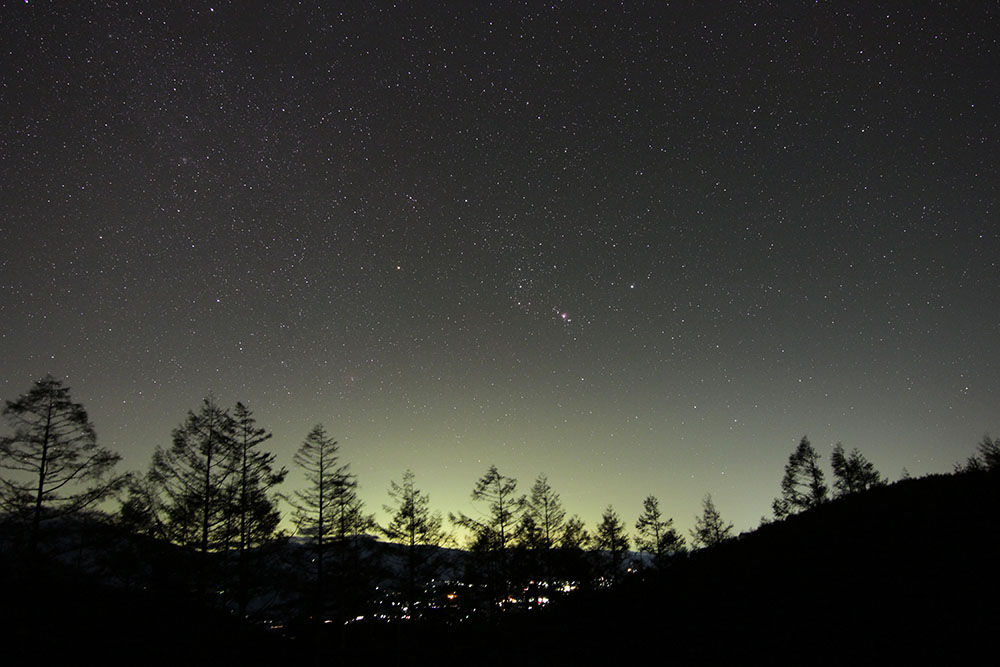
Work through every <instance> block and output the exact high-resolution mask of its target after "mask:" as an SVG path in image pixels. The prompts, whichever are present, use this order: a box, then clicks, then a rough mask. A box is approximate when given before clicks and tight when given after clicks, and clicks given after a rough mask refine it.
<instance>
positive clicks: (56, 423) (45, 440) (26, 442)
mask: <svg viewBox="0 0 1000 667" xmlns="http://www.w3.org/2000/svg"><path fill="white" fill-rule="evenodd" d="M3 421H4V422H6V424H7V427H8V429H9V434H5V435H3V436H0V469H3V470H6V471H7V474H5V475H4V476H3V477H0V507H2V508H3V510H4V511H5V512H8V513H10V515H11V516H13V517H14V518H15V519H16V520H19V521H23V522H25V523H26V524H27V526H28V549H29V551H30V552H34V551H36V550H37V548H38V544H39V540H40V533H41V526H42V522H43V521H46V520H50V519H55V518H58V517H63V516H67V515H70V514H75V513H79V512H82V511H83V510H85V509H87V508H89V507H92V506H93V505H94V504H96V503H98V502H100V501H101V500H103V499H105V498H107V497H108V496H109V495H111V494H112V493H115V492H116V491H117V490H119V489H120V488H122V487H123V486H124V485H125V483H126V481H127V479H128V477H127V475H123V474H122V475H115V474H113V469H114V467H115V465H116V464H117V463H118V461H119V460H120V459H121V457H120V456H119V455H118V454H116V453H114V452H112V451H110V450H108V449H105V448H103V447H99V446H98V445H97V435H96V433H95V431H94V426H93V424H91V423H90V420H89V419H88V417H87V412H86V410H84V408H83V406H82V405H81V404H80V403H75V402H74V401H73V400H72V399H71V398H70V393H69V387H65V386H63V384H62V382H61V381H59V380H57V379H55V378H54V377H52V376H51V375H46V376H45V377H44V378H42V379H41V380H38V381H37V382H35V384H34V386H32V388H31V389H30V390H29V391H28V393H26V394H23V395H21V396H19V397H18V398H17V399H15V400H13V401H6V403H5V405H4V408H3Z"/></svg>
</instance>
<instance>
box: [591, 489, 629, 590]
mask: <svg viewBox="0 0 1000 667" xmlns="http://www.w3.org/2000/svg"><path fill="white" fill-rule="evenodd" d="M628 547H629V538H628V533H627V532H626V530H625V523H624V522H623V521H622V520H621V518H620V517H619V516H618V513H617V512H615V510H614V508H613V507H611V505H608V508H607V509H606V510H604V514H603V515H601V523H599V524H598V525H597V532H596V533H594V541H593V548H594V551H597V552H598V553H600V552H604V553H605V554H606V555H607V560H608V564H609V567H608V570H607V575H608V579H609V580H610V581H611V582H612V583H614V582H615V581H617V579H618V575H619V574H620V573H621V568H622V565H623V563H624V560H625V555H626V553H627V552H628Z"/></svg>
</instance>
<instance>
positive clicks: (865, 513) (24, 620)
mask: <svg viewBox="0 0 1000 667" xmlns="http://www.w3.org/2000/svg"><path fill="white" fill-rule="evenodd" d="M998 510H1000V484H998V483H997V475H996V474H988V473H965V474H961V475H942V476H935V477H927V478H922V479H919V480H904V481H902V482H899V483H896V484H893V485H892V486H888V487H883V488H878V489H874V490H872V491H869V492H866V493H864V494H859V495H857V496H853V497H848V498H845V499H841V500H838V501H836V502H832V503H829V504H827V505H825V506H822V507H820V508H818V509H816V510H813V511H810V512H808V513H806V514H803V515H798V516H792V517H790V518H789V519H788V520H786V521H784V522H781V523H777V524H771V525H767V526H763V527H762V528H760V529H758V530H757V531H755V532H754V533H752V534H748V535H745V536H743V537H742V538H741V539H739V540H732V541H730V542H729V543H727V544H725V545H723V546H721V547H718V548H715V549H713V550H707V551H703V552H699V553H696V554H694V555H692V556H690V557H689V558H686V559H683V560H680V561H675V562H674V563H673V564H672V565H671V566H670V567H669V568H667V569H666V570H665V571H663V572H661V573H657V574H647V575H643V576H639V575H636V576H633V577H631V578H629V579H626V581H625V582H623V583H622V584H621V585H620V586H619V587H618V588H617V589H616V590H603V591H594V592H589V593H580V594H578V595H574V596H570V597H569V598H567V600H566V601H564V602H563V603H562V604H559V605H555V606H553V607H551V608H549V609H546V610H544V611H536V612H532V613H515V614H501V615H497V616H496V617H494V618H481V619H478V620H473V621H467V622H463V623H457V624H450V625H449V624H444V623H441V624H433V623H396V624H387V623H367V624H365V623H358V624H352V625H350V626H340V625H337V626H333V625H325V626H320V627H318V628H317V627H313V626H310V625H309V624H308V623H307V622H304V623H302V624H301V625H299V626H297V627H296V626H291V627H287V628H285V630H284V631H281V632H279V631H274V630H267V629H265V628H263V627H259V626H248V625H246V624H243V623H241V622H239V621H238V620H236V619H235V618H233V617H231V616H226V615H223V614H220V613H218V612H214V611H209V610H202V609H199V608H198V607H196V606H193V605H191V604H190V602H189V601H188V600H185V599H183V597H182V596H178V597H171V596H169V595H164V594H162V593H159V594H157V595H155V596H152V595H146V594H143V593H136V592H128V593H126V592H124V591H121V590H118V589H114V588H110V587H108V586H105V585H103V584H101V583H99V582H94V581H88V580H86V579H83V578H81V577H80V576H79V575H77V574H75V572H76V571H75V570H73V569H72V568H70V567H68V566H65V565H56V564H52V563H45V562H41V561H38V562H30V561H26V560H25V559H23V558H18V557H15V556H14V555H11V554H10V553H5V554H0V558H2V560H0V565H2V567H3V571H2V574H0V576H2V579H0V581H2V584H3V590H2V602H0V605H2V606H0V637H2V647H3V648H2V651H3V654H0V661H2V662H3V663H4V664H11V665H20V664H29V663H35V664H59V663H68V664H78V663H83V662H91V661H94V662H95V663H96V664H104V665H125V664H129V665H131V664H136V663H138V664H146V665H150V664H152V665H178V664H179V665H212V664H219V665H222V664H226V665H275V664H282V665H293V664H303V665H312V664H324V665H327V664H329V665H339V664H345V665H356V664H364V665H382V664H384V665H429V664H440V663H446V664H476V665H510V664H517V665H525V664H527V665H531V664H573V663H576V664H619V663H625V662H633V661H640V660H641V661H643V662H645V661H646V660H647V658H646V656H647V654H648V653H649V652H651V653H652V655H653V656H655V662H657V663H664V664H665V663H675V664H699V663H715V662H719V661H723V660H725V661H730V660H746V659H753V658H760V659H769V660H774V661H780V662H781V663H787V664H801V663H805V662H813V663H823V664H827V663H834V662H849V663H851V664H858V663H862V664H864V663H871V662H881V661H885V660H892V661H893V662H898V661H900V660H913V661H916V662H919V663H922V664H927V663H938V662H940V663H945V662H947V663H952V664H954V663H966V662H974V661H975V660H974V659H976V658H978V659H982V656H983V655H984V653H983V652H984V651H985V655H992V653H993V651H992V648H993V645H994V640H993V634H994V632H995V630H996V628H997V623H998V620H1000V613H998V611H997V609H998V605H997V602H998V593H1000V590H998V589H1000V587H998V583H997V576H996V568H997V564H998V563H1000V550H998V546H997V544H998V539H997V533H998V526H1000V522H998V519H1000V511H998Z"/></svg>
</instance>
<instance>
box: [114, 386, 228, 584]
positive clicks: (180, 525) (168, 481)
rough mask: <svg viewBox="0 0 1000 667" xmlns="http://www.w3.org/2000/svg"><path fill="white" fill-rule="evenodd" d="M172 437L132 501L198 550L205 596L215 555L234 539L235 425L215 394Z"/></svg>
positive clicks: (155, 525) (164, 530)
mask: <svg viewBox="0 0 1000 667" xmlns="http://www.w3.org/2000/svg"><path fill="white" fill-rule="evenodd" d="M172 435H173V444H172V445H171V446H170V448H169V449H163V448H162V447H157V448H156V451H155V452H154V453H153V462H152V465H151V466H150V470H149V473H148V474H147V480H146V483H145V484H144V485H136V486H135V487H134V489H133V491H132V496H133V497H132V498H130V501H129V504H134V505H135V506H137V507H138V506H140V505H141V506H142V511H145V512H147V513H148V515H149V518H148V519H146V521H147V524H148V525H149V526H150V528H152V530H153V532H154V533H155V534H158V535H159V536H160V537H162V538H165V539H167V540H169V541H171V542H173V543H175V544H179V545H181V546H185V547H190V548H193V549H195V550H196V551H197V553H198V555H199V556H198V564H197V566H196V568H195V570H196V577H197V586H198V589H199V591H200V593H201V594H202V595H203V596H204V595H206V594H207V592H208V585H209V584H208V582H209V578H210V575H209V571H210V569H211V564H212V562H211V558H210V554H211V553H213V552H217V551H220V550H223V549H225V548H227V547H228V546H229V545H230V542H231V527H232V509H233V503H232V500H233V491H232V489H233V480H234V478H235V476H236V468H235V466H234V458H235V444H234V438H235V423H234V421H233V418H232V417H231V416H230V414H229V413H228V412H227V411H226V410H224V409H223V408H221V407H219V405H218V404H217V403H216V402H215V399H214V398H213V397H211V396H209V397H208V398H206V399H204V401H202V405H201V409H200V410H199V411H198V412H194V411H189V412H188V416H187V418H186V419H185V420H184V422H183V423H181V425H180V426H178V427H177V428H175V429H174V431H173V434H172ZM139 497H141V498H142V501H143V502H142V503H140V502H138V501H137V500H136V499H137V498H139Z"/></svg>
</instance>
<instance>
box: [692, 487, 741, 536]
mask: <svg viewBox="0 0 1000 667" xmlns="http://www.w3.org/2000/svg"><path fill="white" fill-rule="evenodd" d="M701 507H702V512H701V516H697V517H695V521H694V528H693V529H692V530H691V541H692V543H693V544H694V546H695V547H711V546H715V545H716V544H719V543H720V542H724V541H725V540H728V539H729V537H730V536H731V534H732V530H733V524H731V523H728V524H727V523H725V522H724V521H723V520H722V515H720V514H719V510H717V509H715V503H714V502H712V494H710V493H709V494H706V495H705V498H704V499H703V500H702V501H701Z"/></svg>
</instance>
